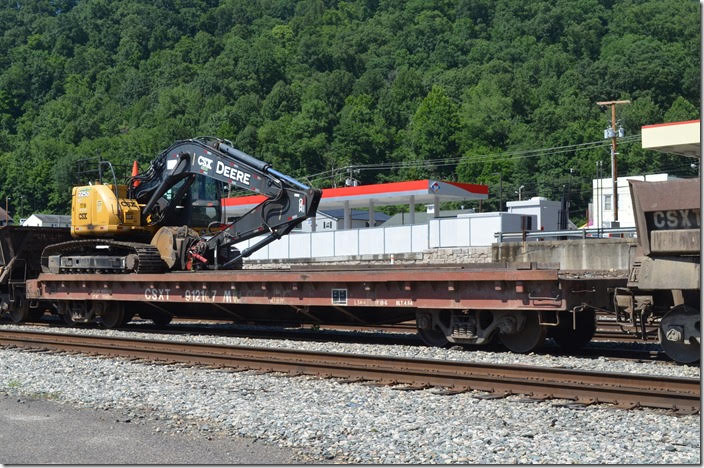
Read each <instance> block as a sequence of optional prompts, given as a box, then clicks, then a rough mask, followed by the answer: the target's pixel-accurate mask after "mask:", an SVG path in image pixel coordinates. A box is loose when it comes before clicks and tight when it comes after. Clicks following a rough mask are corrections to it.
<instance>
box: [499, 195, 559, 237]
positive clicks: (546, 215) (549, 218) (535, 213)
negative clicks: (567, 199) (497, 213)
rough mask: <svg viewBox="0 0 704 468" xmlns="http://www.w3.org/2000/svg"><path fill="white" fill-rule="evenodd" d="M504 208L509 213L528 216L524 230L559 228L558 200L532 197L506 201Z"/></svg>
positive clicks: (551, 229) (553, 229)
mask: <svg viewBox="0 0 704 468" xmlns="http://www.w3.org/2000/svg"><path fill="white" fill-rule="evenodd" d="M506 209H507V211H508V212H509V213H515V214H521V215H527V216H528V219H527V221H528V223H527V225H526V226H525V230H526V231H557V230H558V229H559V228H560V202H559V201H554V200H548V199H547V198H545V197H533V198H531V199H530V200H516V201H510V202H506ZM518 230H519V231H520V230H521V229H518Z"/></svg>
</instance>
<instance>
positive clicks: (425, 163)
mask: <svg viewBox="0 0 704 468" xmlns="http://www.w3.org/2000/svg"><path fill="white" fill-rule="evenodd" d="M637 141H640V135H632V136H629V137H624V138H623V139H621V144H629V143H635V142H637ZM610 145H611V143H610V142H605V141H603V140H599V141H593V142H587V143H580V144H576V145H565V146H553V147H549V148H539V149H533V150H520V151H508V152H503V153H494V154H483V155H476V156H473V157H471V158H466V157H464V156H462V157H454V158H440V159H425V160H422V161H392V162H384V163H377V164H359V165H349V166H343V167H339V168H334V169H331V170H327V171H321V172H318V173H315V174H311V175H309V176H307V177H304V178H305V179H306V180H308V181H309V182H311V181H314V180H318V179H323V178H327V177H334V176H336V175H338V174H340V173H344V172H346V171H348V170H350V169H354V170H358V171H370V170H377V171H382V170H392V169H419V168H429V167H445V166H451V165H455V164H458V163H460V162H465V163H476V162H482V161H485V160H487V159H497V158H500V160H501V161H511V160H516V159H524V158H534V157H539V156H550V155H555V154H564V153H570V152H576V151H585V150H589V149H596V148H602V147H606V146H610Z"/></svg>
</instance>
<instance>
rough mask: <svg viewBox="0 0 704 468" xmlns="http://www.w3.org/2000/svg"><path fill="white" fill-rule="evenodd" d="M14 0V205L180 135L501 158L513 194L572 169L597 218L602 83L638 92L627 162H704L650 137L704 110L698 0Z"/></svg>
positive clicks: (7, 21)
mask: <svg viewBox="0 0 704 468" xmlns="http://www.w3.org/2000/svg"><path fill="white" fill-rule="evenodd" d="M1 5H2V6H1V7H0V197H2V201H3V202H4V198H5V197H6V196H9V197H11V198H10V206H11V210H10V211H11V212H13V213H14V212H15V211H16V210H17V211H18V212H19V214H20V215H26V214H28V213H30V212H32V211H35V212H38V211H41V212H57V213H65V212H67V210H68V200H69V197H70V187H69V185H68V184H69V182H68V180H69V175H70V172H71V167H72V162H73V161H75V160H76V159H80V158H85V157H91V156H102V157H103V158H105V159H109V160H112V161H113V162H115V163H129V162H131V161H132V160H133V159H138V160H139V161H140V162H141V164H142V167H143V168H146V163H148V162H149V161H150V160H151V159H152V158H153V157H154V156H156V155H157V154H158V152H159V151H160V150H161V149H164V148H166V147H167V146H168V145H170V144H171V143H172V142H174V141H175V140H178V139H184V138H190V137H194V136H199V135H216V136H219V137H222V138H227V139H230V140H232V142H233V143H234V144H235V146H237V147H238V148H240V149H242V150H244V151H246V152H249V153H251V154H253V155H255V156H257V157H259V158H261V159H264V160H267V161H269V162H271V163H273V164H274V166H275V167H276V168H277V169H279V170H280V171H282V172H286V173H290V174H292V175H295V176H297V177H305V176H308V177H310V180H311V181H312V182H313V183H314V184H315V185H316V186H318V187H329V186H332V185H333V184H335V183H336V184H338V185H339V184H340V183H341V181H343V180H344V178H345V177H346V176H347V171H346V169H345V168H347V167H348V166H354V167H355V169H361V170H360V171H359V172H358V173H355V174H354V175H355V177H356V178H357V179H359V180H361V181H362V182H364V183H368V182H377V181H385V180H399V179H402V178H410V177H414V178H415V177H417V178H426V177H442V178H445V179H450V180H459V181H465V182H483V183H489V184H490V185H491V189H492V196H493V197H496V194H497V193H498V185H499V184H498V180H499V172H501V173H502V179H503V180H502V182H503V188H504V194H507V193H510V194H511V196H512V197H513V191H514V190H516V188H517V187H518V186H520V185H524V186H525V188H524V189H523V193H524V194H525V195H526V196H533V195H544V196H550V197H552V198H554V199H559V197H560V195H561V194H562V187H563V185H565V184H566V183H567V182H568V177H569V169H570V168H572V169H573V174H572V177H571V189H572V195H571V196H572V200H573V209H572V215H573V216H576V217H583V216H584V214H583V213H584V209H585V207H586V203H587V202H588V199H589V197H590V192H589V188H588V187H589V185H588V184H589V183H590V180H591V178H593V177H594V169H595V163H596V161H598V160H601V161H604V168H605V170H607V171H608V167H609V163H608V160H609V149H608V146H603V145H602V139H603V130H604V128H605V127H606V126H607V124H608V123H609V119H610V114H609V113H607V112H606V111H604V110H603V109H600V108H599V107H598V106H597V105H596V104H595V102H596V101H601V100H608V99H630V100H631V101H632V104H631V105H628V106H623V107H619V110H618V112H619V117H620V118H621V121H622V124H623V126H624V127H625V129H626V135H627V137H626V138H625V139H624V141H623V142H622V145H621V146H620V150H621V151H620V152H621V154H620V156H619V173H620V174H631V173H637V172H639V171H656V170H665V171H669V172H671V173H675V174H678V175H681V176H691V175H693V174H695V172H693V171H692V170H691V169H690V167H689V164H690V162H691V161H689V160H685V159H684V158H682V157H679V156H668V155H666V156H663V155H658V154H656V153H649V152H644V151H642V150H641V149H640V141H639V139H638V138H637V134H638V133H639V131H640V126H641V125H644V124H650V123H657V122H662V121H674V120H688V119H693V118H698V114H699V112H698V107H699V13H698V8H699V6H698V3H697V2H694V1H684V0H650V1H634V0H621V1H617V0H552V1H539V0H531V1H525V0H438V1H431V0H410V1H405V0H356V1H354V0H350V1H337V0H304V1H295V0H260V1H256V0H225V1H215V0H201V1H197V0H194V1H187V0H81V1H69V0H65V1H61V0H56V1H49V0H43V1H42V0H36V1H29V0H18V1H14V0H13V1H2V3H1ZM589 142H599V145H602V146H593V145H589V144H586V143H589ZM574 145H580V146H574ZM563 146H569V147H568V148H563V149H557V150H556V149H551V148H556V147H563ZM533 150H540V151H533ZM360 166H361V167H360ZM365 166H366V167H365ZM504 196H505V195H504ZM495 200H496V199H495ZM489 205H490V206H492V204H489ZM496 205H497V203H496V202H494V203H493V206H494V207H496ZM484 208H485V209H486V208H487V205H486V204H485V206H484Z"/></svg>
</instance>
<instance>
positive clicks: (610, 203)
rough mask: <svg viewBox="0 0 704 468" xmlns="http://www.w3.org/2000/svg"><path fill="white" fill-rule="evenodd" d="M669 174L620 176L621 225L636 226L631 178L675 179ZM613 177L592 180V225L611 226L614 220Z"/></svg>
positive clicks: (619, 208)
mask: <svg viewBox="0 0 704 468" xmlns="http://www.w3.org/2000/svg"><path fill="white" fill-rule="evenodd" d="M673 178H675V177H671V176H669V175H667V174H647V175H642V176H628V177H619V178H618V179H617V182H616V185H617V192H618V221H619V227H635V225H636V223H635V219H634V217H633V204H632V203H631V191H630V189H629V187H628V181H629V180H644V181H647V182H660V181H663V180H669V179H673ZM612 180H613V179H611V178H610V177H609V178H608V179H594V180H592V203H591V204H590V208H589V226H590V227H595V228H596V227H603V228H607V227H611V222H612V221H614V197H613V182H612Z"/></svg>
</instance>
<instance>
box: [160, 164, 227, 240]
mask: <svg viewBox="0 0 704 468" xmlns="http://www.w3.org/2000/svg"><path fill="white" fill-rule="evenodd" d="M185 182H186V181H185V180H181V181H179V182H178V183H177V184H175V185H174V186H173V187H172V188H171V189H169V190H167V191H166V193H164V195H163V198H164V200H165V201H166V202H167V203H169V202H171V200H172V199H173V197H174V196H176V195H177V194H178V193H179V190H180V188H181V185H183V184H184V183H185ZM223 196H224V191H223V188H222V183H221V182H218V181H216V180H214V179H209V178H207V177H205V176H202V175H198V176H196V179H195V181H194V182H193V183H192V184H191V186H190V188H189V189H188V190H187V192H186V194H185V196H184V197H183V198H182V200H181V201H180V202H177V205H176V207H175V209H174V210H173V212H172V213H170V214H167V216H166V217H165V218H164V221H163V222H162V224H163V225H165V226H189V227H191V229H193V230H194V231H196V232H198V233H206V232H212V231H213V229H214V226H218V227H220V225H221V221H222V198H223Z"/></svg>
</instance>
